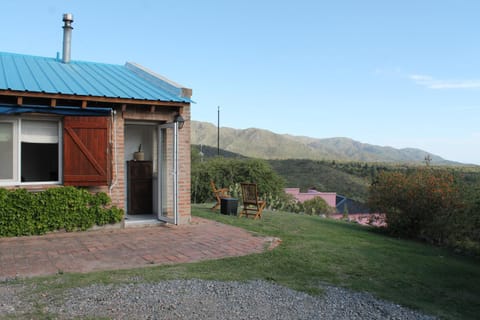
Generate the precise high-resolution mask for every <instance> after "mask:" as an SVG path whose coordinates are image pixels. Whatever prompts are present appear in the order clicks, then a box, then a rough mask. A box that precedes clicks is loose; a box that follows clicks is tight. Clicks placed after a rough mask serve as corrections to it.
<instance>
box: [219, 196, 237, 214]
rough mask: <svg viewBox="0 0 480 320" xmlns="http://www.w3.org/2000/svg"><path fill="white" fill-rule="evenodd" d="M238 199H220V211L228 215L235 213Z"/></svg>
mask: <svg viewBox="0 0 480 320" xmlns="http://www.w3.org/2000/svg"><path fill="white" fill-rule="evenodd" d="M237 210H238V199H236V198H223V199H221V200H220V213H222V214H228V215H234V216H236V215H237Z"/></svg>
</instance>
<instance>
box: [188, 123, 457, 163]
mask: <svg viewBox="0 0 480 320" xmlns="http://www.w3.org/2000/svg"><path fill="white" fill-rule="evenodd" d="M191 125H192V133H191V143H192V144H194V145H205V146H211V147H217V132H218V131H217V127H216V126H215V125H213V124H211V123H208V122H199V121H192V123H191ZM220 148H221V149H222V150H227V151H230V152H235V153H239V154H241V155H243V156H247V157H254V158H260V159H311V160H337V161H359V162H386V163H422V162H423V163H424V162H425V158H426V157H427V156H428V157H429V159H431V160H430V162H431V164H432V165H459V163H457V162H453V161H448V160H445V159H443V158H441V157H440V156H437V155H434V154H431V153H430V152H427V151H424V150H420V149H415V148H403V149H396V148H392V147H385V146H377V145H372V144H367V143H362V142H358V141H355V140H353V139H350V138H343V137H338V138H324V139H317V138H310V137H304V136H294V135H289V134H277V133H274V132H271V131H268V130H264V129H256V128H249V129H233V128H228V127H221V128H220Z"/></svg>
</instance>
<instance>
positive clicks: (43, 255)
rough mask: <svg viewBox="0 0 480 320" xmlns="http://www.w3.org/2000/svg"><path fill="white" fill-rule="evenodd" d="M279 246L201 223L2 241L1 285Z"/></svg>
mask: <svg viewBox="0 0 480 320" xmlns="http://www.w3.org/2000/svg"><path fill="white" fill-rule="evenodd" d="M278 243H279V241H278V240H276V239H272V238H265V237H257V236H254V235H253V234H251V233H249V232H247V231H245V230H243V229H241V228H236V227H232V226H227V225H224V224H221V223H218V222H214V221H210V220H206V219H202V218H197V217H194V218H192V223H191V224H189V225H182V226H170V225H162V226H157V227H146V228H127V229H109V230H98V231H87V232H72V233H55V234H48V235H44V236H30V237H16V238H0V280H5V279H9V278H15V277H34V276H40V275H51V274H56V273H59V272H82V273H84V272H90V271H98V270H114V269H128V268H138V267H142V266H152V265H161V264H172V263H184V262H194V261H200V260H209V259H219V258H224V257H232V256H242V255H247V254H251V253H260V252H263V251H264V250H265V248H266V247H270V248H272V247H274V246H276V245H277V244H278Z"/></svg>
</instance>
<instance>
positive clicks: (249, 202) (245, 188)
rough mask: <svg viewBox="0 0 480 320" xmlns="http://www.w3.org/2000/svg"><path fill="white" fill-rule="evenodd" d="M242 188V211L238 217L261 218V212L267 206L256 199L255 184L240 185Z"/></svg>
mask: <svg viewBox="0 0 480 320" xmlns="http://www.w3.org/2000/svg"><path fill="white" fill-rule="evenodd" d="M240 185H241V187H242V201H243V210H242V212H240V217H241V216H243V215H246V216H247V218H248V216H249V215H253V216H254V217H253V219H259V218H261V217H262V211H263V209H264V208H265V205H266V204H267V203H266V202H265V201H263V200H259V199H258V191H257V184H256V183H241V184H240Z"/></svg>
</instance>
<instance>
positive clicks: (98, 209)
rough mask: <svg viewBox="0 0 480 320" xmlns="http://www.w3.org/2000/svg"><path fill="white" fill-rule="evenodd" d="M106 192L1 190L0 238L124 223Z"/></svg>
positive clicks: (54, 189) (83, 190)
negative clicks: (111, 204)
mask: <svg viewBox="0 0 480 320" xmlns="http://www.w3.org/2000/svg"><path fill="white" fill-rule="evenodd" d="M110 203H111V200H110V198H109V197H108V195H107V194H106V193H103V192H100V193H97V194H91V193H90V192H88V191H87V190H86V189H77V188H74V187H60V188H52V189H48V190H45V191H41V192H29V191H27V190H25V189H15V190H7V189H2V188H0V236H2V237H5V236H7V237H11V236H26V235H40V234H45V233H47V232H50V231H56V230H65V231H76V230H87V229H89V228H91V227H93V226H94V225H99V226H101V225H105V224H110V223H116V222H119V221H121V220H122V217H123V210H122V209H119V208H117V207H115V206H110Z"/></svg>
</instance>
